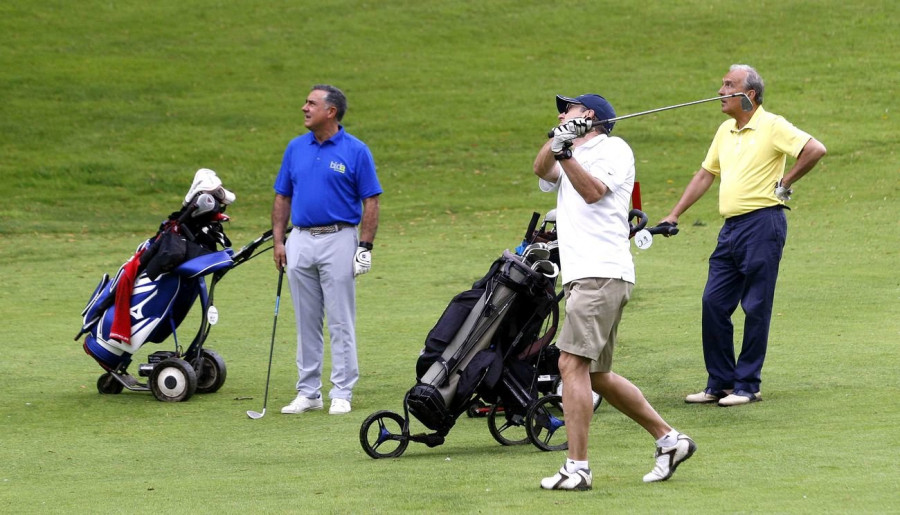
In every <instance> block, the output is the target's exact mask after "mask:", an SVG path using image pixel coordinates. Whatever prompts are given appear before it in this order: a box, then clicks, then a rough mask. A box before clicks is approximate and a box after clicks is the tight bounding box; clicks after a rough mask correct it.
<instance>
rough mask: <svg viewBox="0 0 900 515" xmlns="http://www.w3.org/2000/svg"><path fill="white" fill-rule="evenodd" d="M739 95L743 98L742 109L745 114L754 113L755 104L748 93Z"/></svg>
mask: <svg viewBox="0 0 900 515" xmlns="http://www.w3.org/2000/svg"><path fill="white" fill-rule="evenodd" d="M737 95H738V96H740V97H741V109H743V110H744V112H745V113H749V112H750V111H752V110H753V102H751V101H750V97H748V96H747V94H746V93H738V94H737Z"/></svg>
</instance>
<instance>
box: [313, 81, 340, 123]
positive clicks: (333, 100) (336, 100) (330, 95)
mask: <svg viewBox="0 0 900 515" xmlns="http://www.w3.org/2000/svg"><path fill="white" fill-rule="evenodd" d="M310 91H324V92H325V103H326V104H328V105H330V106H333V107H334V108H335V109H337V121H341V120H343V119H344V113H346V112H347V97H346V96H345V95H344V92H343V91H341V90H340V89H338V88H336V87H334V86H331V85H329V84H316V85H315V86H313V87H312V89H311V90H310Z"/></svg>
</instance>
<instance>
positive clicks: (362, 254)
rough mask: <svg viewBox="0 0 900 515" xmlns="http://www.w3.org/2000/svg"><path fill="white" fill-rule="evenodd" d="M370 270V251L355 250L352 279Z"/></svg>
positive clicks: (364, 249)
mask: <svg viewBox="0 0 900 515" xmlns="http://www.w3.org/2000/svg"><path fill="white" fill-rule="evenodd" d="M371 269H372V251H370V250H369V249H367V248H365V247H357V248H356V256H354V257H353V277H356V276H358V275H362V274H364V273H366V272H368V271H369V270H371Z"/></svg>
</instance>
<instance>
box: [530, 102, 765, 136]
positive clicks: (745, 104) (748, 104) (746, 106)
mask: <svg viewBox="0 0 900 515" xmlns="http://www.w3.org/2000/svg"><path fill="white" fill-rule="evenodd" d="M734 97H741V109H742V110H743V111H744V112H749V111H752V110H753V102H751V101H750V97H748V96H747V94H746V93H732V94H730V95H722V96H721V97H712V98H704V99H703V100H694V101H693V102H685V103H683V104H675V105H672V106H666V107H658V108H656V109H651V110H649V111H641V112H640V113H631V114H623V115H622V116H616V117H615V118H607V119H606V120H594V121H592V122H591V125H592V126H593V127H596V126H597V125H602V124H604V123H607V122H617V121H619V120H625V119H627V118H634V117H635V116H644V115H645V114H653V113H659V112H661V111H668V110H670V109H678V108H679V107H687V106H692V105H694V104H702V103H704V102H713V101H715V100H724V99H726V98H734ZM547 137H548V138H552V137H553V131H552V130H551V131H550V132H548V133H547Z"/></svg>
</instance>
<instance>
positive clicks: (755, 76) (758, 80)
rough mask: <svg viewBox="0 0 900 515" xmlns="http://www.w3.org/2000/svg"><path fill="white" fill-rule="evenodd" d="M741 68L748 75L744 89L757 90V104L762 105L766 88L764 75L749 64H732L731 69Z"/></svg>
mask: <svg viewBox="0 0 900 515" xmlns="http://www.w3.org/2000/svg"><path fill="white" fill-rule="evenodd" d="M735 70H741V71H745V72H747V77H746V78H745V79H744V89H752V90H753V91H755V92H756V98H755V99H754V100H756V104H757V105H762V103H763V91H764V90H765V89H766V84H765V83H764V82H763V79H762V77H760V76H759V72H757V71H756V69H755V68H753V67H752V66H750V65H748V64H732V65H731V68H730V69H729V71H732V72H733V71H735Z"/></svg>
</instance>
